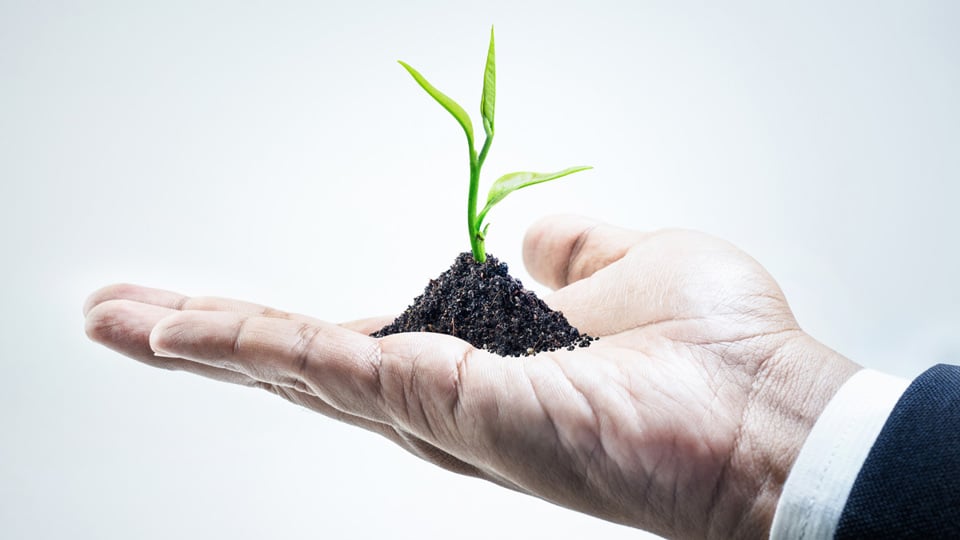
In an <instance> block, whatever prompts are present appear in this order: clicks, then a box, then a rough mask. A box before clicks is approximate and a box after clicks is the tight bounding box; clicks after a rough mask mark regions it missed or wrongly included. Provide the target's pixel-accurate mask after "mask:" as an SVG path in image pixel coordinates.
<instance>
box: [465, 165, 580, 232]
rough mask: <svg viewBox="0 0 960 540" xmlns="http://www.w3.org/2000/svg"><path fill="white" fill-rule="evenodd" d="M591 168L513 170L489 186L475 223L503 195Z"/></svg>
mask: <svg viewBox="0 0 960 540" xmlns="http://www.w3.org/2000/svg"><path fill="white" fill-rule="evenodd" d="M592 168H593V167H570V168H569V169H564V170H562V171H557V172H553V173H536V172H515V173H510V174H505V175H503V176H501V177H500V178H498V179H497V181H496V182H494V183H493V185H492V186H490V192H489V193H488V194H487V204H486V206H484V207H483V210H482V211H481V212H480V214H479V215H478V216H477V223H478V224H479V223H482V222H483V218H484V217H485V216H486V215H487V212H489V211H490V209H491V208H493V205H495V204H497V203H498V202H500V201H502V200H503V199H504V197H506V196H507V195H509V194H511V193H513V192H514V191H516V190H518V189H520V188H525V187H527V186H532V185H534V184H542V183H543V182H549V181H550V180H556V179H557V178H563V177H564V176H567V175H568V174H573V173H575V172H580V171H585V170H587V169H592Z"/></svg>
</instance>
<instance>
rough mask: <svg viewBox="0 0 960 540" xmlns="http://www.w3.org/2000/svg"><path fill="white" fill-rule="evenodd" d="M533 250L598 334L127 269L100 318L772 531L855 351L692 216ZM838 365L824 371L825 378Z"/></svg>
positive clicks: (474, 468) (231, 368) (433, 451)
mask: <svg viewBox="0 0 960 540" xmlns="http://www.w3.org/2000/svg"><path fill="white" fill-rule="evenodd" d="M524 260H525V262H526V264H527V266H528V269H529V271H530V273H531V275H533V277H534V278H536V279H537V280H538V281H541V282H542V283H544V284H546V285H548V286H550V287H552V288H555V289H556V291H555V292H553V293H552V294H551V295H550V296H549V297H547V298H546V302H547V303H548V304H549V305H550V306H551V307H552V308H554V309H558V310H560V311H562V312H563V313H564V314H565V315H566V317H567V318H568V319H569V320H570V322H571V323H572V324H573V325H574V326H576V327H578V328H579V329H580V330H581V331H582V332H584V333H587V334H589V335H593V336H600V337H601V339H600V340H599V341H596V342H594V343H593V344H592V345H591V346H590V347H589V348H581V349H576V350H574V351H567V350H560V351H556V352H546V353H540V354H537V355H534V356H530V357H522V358H503V357H499V356H496V355H493V354H490V353H487V352H485V351H482V350H477V349H475V348H474V347H472V346H470V345H469V344H467V343H465V342H463V341H460V340H458V339H456V338H453V337H450V336H445V335H440V334H428V333H410V334H396V335H392V336H387V337H384V338H380V339H375V338H371V337H369V336H368V334H369V333H370V332H372V331H373V330H376V329H377V328H379V326H381V325H382V324H383V323H384V322H385V321H383V320H377V319H371V320H365V321H358V322H353V323H346V324H343V325H334V324H330V323H325V322H323V321H319V320H316V319H313V318H310V317H306V316H301V315H293V314H289V313H286V312H281V311H277V310H273V309H269V308H265V307H263V306H258V305H255V304H249V303H246V302H239V301H234V300H225V299H218V298H209V297H201V298H188V297H184V296H181V295H179V294H176V293H171V292H166V291H159V290H156V289H147V288H143V287H136V286H132V285H118V286H112V287H107V288H105V289H102V290H100V291H98V292H97V293H94V295H92V296H91V298H90V299H89V300H88V303H87V306H86V307H85V310H86V314H87V315H86V316H87V332H88V334H89V335H90V336H91V337H92V338H93V339H94V340H95V341H98V342H101V343H103V344H105V345H107V346H109V347H111V348H114V349H116V350H118V351H120V352H122V353H123V354H126V355H128V356H130V357H133V358H135V359H138V360H140V361H142V362H145V363H148V364H150V365H155V366H159V367H166V368H170V369H180V370H186V371H191V372H194V373H198V374H200V375H204V376H207V377H211V378H215V379H219V380H224V381H228V382H233V383H238V384H244V385H249V386H255V387H259V388H264V389H266V390H269V391H271V392H273V393H275V394H277V395H280V396H281V397H284V398H285V399H287V400H289V401H291V402H294V403H297V404H299V405H303V406H306V407H308V408H310V409H313V410H315V411H317V412H320V413H322V414H325V415H327V416H331V417H333V418H336V419H338V420H341V421H344V422H348V423H351V424H355V425H357V426H360V427H363V428H366V429H369V430H372V431H375V432H378V433H380V434H382V435H384V436H386V437H388V438H390V439H391V440H393V441H394V442H396V443H397V444H399V445H400V446H402V447H404V448H406V449H407V450H409V451H411V452H413V453H414V454H416V455H418V456H420V457H423V458H424V459H427V460H429V461H431V462H433V463H436V464H438V465H440V466H443V467H445V468H447V469H450V470H453V471H456V472H460V473H463V474H469V475H473V476H478V477H481V478H485V479H487V480H490V481H493V482H496V483H498V484H500V485H503V486H506V487H509V488H512V489H516V490H518V491H522V492H525V493H529V494H532V495H535V496H538V497H541V498H544V499H547V500H549V501H552V502H554V503H557V504H560V505H563V506H566V507H569V508H573V509H576V510H580V511H583V512H586V513H589V514H592V515H595V516H598V517H601V518H604V519H608V520H611V521H615V522H618V523H623V524H627V525H632V526H636V527H640V528H644V529H648V530H652V531H654V532H657V533H659V534H663V535H667V536H675V537H707V536H713V537H734V536H737V537H745V536H757V537H759V536H763V535H765V534H766V531H767V530H768V529H769V526H770V521H771V519H772V515H773V510H774V507H775V505H776V501H777V497H778V496H779V492H780V489H781V487H782V485H783V482H784V481H785V477H786V473H787V472H788V471H789V467H790V465H791V464H792V462H793V460H794V459H795V457H796V454H797V452H798V451H799V447H800V445H801V443H802V441H803V437H804V436H805V434H806V433H807V432H808V431H809V429H810V427H811V426H812V423H813V421H814V419H815V418H816V416H817V415H818V414H819V412H820V411H821V410H822V408H823V406H824V405H825V402H826V400H827V399H829V397H830V396H832V394H833V391H835V389H836V387H837V386H839V384H840V383H842V382H843V380H844V379H845V378H846V376H849V374H850V373H852V372H853V371H854V370H855V369H856V366H855V365H853V364H852V363H850V362H849V361H846V360H845V359H842V358H841V357H839V356H838V355H836V354H835V353H833V352H832V351H829V350H828V349H826V348H825V347H823V346H821V345H819V344H818V343H817V342H816V341H814V340H813V339H812V338H810V337H809V336H807V335H806V334H804V333H803V332H802V331H801V330H800V329H799V326H798V325H797V323H796V321H795V319H794V317H793V315H792V314H791V312H790V309H789V307H788V305H787V302H786V300H785V299H784V297H783V294H782V292H781V291H780V289H779V288H778V287H777V285H776V283H775V282H774V281H773V279H772V278H771V277H770V276H769V275H768V274H767V273H766V271H765V270H763V268H762V267H761V266H760V265H759V264H757V263H756V262H755V261H754V260H753V259H751V258H750V257H749V256H747V255H746V254H744V253H742V252H740V251H739V250H737V249H736V248H734V247H733V246H731V245H729V244H727V243H725V242H723V241H721V240H717V239H715V238H712V237H709V236H706V235H703V234H699V233H694V232H689V231H661V232H654V233H638V232H632V231H626V230H622V229H618V228H614V227H610V226H606V225H600V224H597V223H595V222H592V221H589V220H585V219H580V218H569V217H566V218H551V219H548V220H544V221H541V222H540V223H538V224H537V225H535V226H534V227H533V228H532V229H531V231H530V232H529V233H528V235H527V238H526V240H525V244H524ZM823 381H826V382H823Z"/></svg>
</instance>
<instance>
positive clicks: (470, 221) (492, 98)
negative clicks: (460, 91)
mask: <svg viewBox="0 0 960 540" xmlns="http://www.w3.org/2000/svg"><path fill="white" fill-rule="evenodd" d="M495 57H496V55H495V54H494V48H493V27H490V47H489V49H488V50H487V65H486V67H485V68H484V70H483V95H482V96H481V97H480V116H481V117H482V118H483V132H484V134H485V137H484V140H483V146H482V147H481V148H480V154H479V155H478V154H477V151H476V147H475V146H474V139H473V122H472V121H471V120H470V116H469V115H468V114H467V111H465V110H463V107H461V106H460V105H458V104H457V102H456V101H454V100H452V99H450V98H449V97H447V95H445V94H444V93H443V92H441V91H439V90H437V89H436V88H434V86H433V85H432V84H430V83H429V82H427V80H426V79H425V78H423V75H421V74H420V73H419V72H418V71H417V70H415V69H413V68H412V67H410V65H409V64H407V63H406V62H403V61H402V60H401V61H399V62H400V65H401V66H403V67H404V69H406V70H407V71H408V72H409V73H410V75H412V76H413V78H414V80H416V81H417V84H419V85H420V87H421V88H423V89H424V90H426V91H427V93H428V94H430V96H431V97H433V99H435V100H437V103H439V104H440V105H441V106H442V107H443V108H444V109H446V110H447V112H449V113H450V114H451V115H453V117H454V118H455V119H456V120H457V122H458V123H459V124H460V127H462V128H463V132H464V133H466V135H467V146H468V148H469V150H470V193H469V196H468V197H467V227H468V229H469V232H470V249H471V251H472V252H473V258H474V259H475V260H476V261H477V262H478V263H482V262H484V261H486V260H487V253H486V250H485V248H484V241H485V240H486V237H487V229H488V228H489V227H490V224H489V223H487V224H486V225H484V219H485V218H486V217H487V212H489V211H490V209H491V208H493V206H494V205H495V204H497V203H498V202H500V201H502V200H503V199H504V197H506V196H507V195H509V194H511V193H513V192H514V191H516V190H518V189H520V188H525V187H527V186H532V185H534V184H541V183H543V182H548V181H550V180H556V179H557V178H562V177H564V176H567V175H568V174H573V173H575V172H580V171H584V170H587V169H591V168H592V167H570V168H568V169H564V170H562V171H557V172H553V173H536V172H514V173H510V174H505V175H503V176H501V177H500V178H498V179H497V181H496V182H494V183H493V185H492V186H490V192H489V193H488V194H487V204H486V205H485V206H484V207H483V209H482V210H480V212H479V213H478V212H477V192H478V191H479V189H480V169H481V168H482V167H483V162H484V161H485V160H486V159H487V153H488V152H490V144H491V143H492V142H493V131H494V130H493V125H494V124H493V111H494V105H495V103H496V97H497V68H496V59H495Z"/></svg>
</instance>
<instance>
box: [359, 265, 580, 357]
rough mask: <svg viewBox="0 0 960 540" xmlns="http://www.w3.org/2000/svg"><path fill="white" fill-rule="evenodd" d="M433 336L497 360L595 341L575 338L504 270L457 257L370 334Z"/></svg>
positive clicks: (566, 324)
mask: <svg viewBox="0 0 960 540" xmlns="http://www.w3.org/2000/svg"><path fill="white" fill-rule="evenodd" d="M400 332H438V333H441V334H449V335H451V336H456V337H458V338H460V339H462V340H464V341H466V342H468V343H470V344H471V345H473V346H474V347H478V348H481V349H486V350H488V351H490V352H492V353H496V354H499V355H501V356H522V355H529V354H536V353H538V352H542V351H555V350H557V349H562V348H566V349H569V350H573V349H574V348H576V347H587V346H589V345H590V342H591V341H594V340H595V339H596V338H593V337H590V336H587V335H584V334H581V333H580V332H579V331H578V330H577V329H576V328H574V327H573V326H570V323H569V322H567V318H566V317H564V316H563V313H560V312H559V311H553V310H552V309H550V308H549V307H547V304H545V303H544V302H543V300H541V299H539V298H537V295H535V294H534V293H533V292H531V291H528V290H526V289H524V288H523V284H522V283H520V281H519V280H517V279H514V278H513V277H511V276H510V274H509V273H508V271H507V265H506V264H505V263H502V262H500V261H498V260H497V259H496V257H492V256H489V255H488V256H487V260H486V262H483V263H478V262H476V261H474V259H473V255H471V254H470V252H464V253H461V254H460V255H459V256H458V257H457V259H456V260H455V261H454V263H453V265H452V266H451V267H450V269H449V270H447V271H446V272H444V273H442V274H440V276H439V277H437V278H436V279H433V280H430V283H429V284H428V285H427V288H426V289H424V291H423V294H422V295H420V296H418V297H417V298H415V299H414V301H413V305H411V306H410V307H408V308H407V310H406V311H404V312H403V313H402V314H401V315H400V316H399V317H397V318H396V320H394V321H393V322H392V323H391V324H388V325H387V326H384V327H383V328H381V329H380V330H378V331H377V332H374V333H373V334H371V335H372V336H374V337H383V336H388V335H390V334H398V333H400Z"/></svg>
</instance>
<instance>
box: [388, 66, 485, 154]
mask: <svg viewBox="0 0 960 540" xmlns="http://www.w3.org/2000/svg"><path fill="white" fill-rule="evenodd" d="M398 62H400V65H401V66H403V68H404V69H406V70H407V72H409V73H410V75H412V76H413V79H414V80H415V81H417V84H419V85H420V87H421V88H423V89H424V90H426V91H427V93H428V94H430V96H431V97H433V99H435V100H437V103H439V104H440V105H441V106H442V107H443V108H444V109H446V110H447V112H449V113H450V114H452V115H453V117H454V118H456V119H457V122H458V123H459V124H460V126H461V127H462V128H463V132H464V133H466V134H467V141H468V142H469V143H470V149H471V151H472V150H473V122H472V121H471V120H470V115H468V114H467V111H465V110H463V107H461V106H460V105H459V104H458V103H457V102H456V101H454V100H452V99H450V98H449V97H448V96H447V95H446V94H444V93H443V92H441V91H439V90H437V89H436V88H434V87H433V85H432V84H430V83H429V82H427V80H426V79H424V78H423V75H421V74H420V72H418V71H417V70H415V69H413V68H412V67H410V65H409V64H407V63H406V62H404V61H403V60H398Z"/></svg>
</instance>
